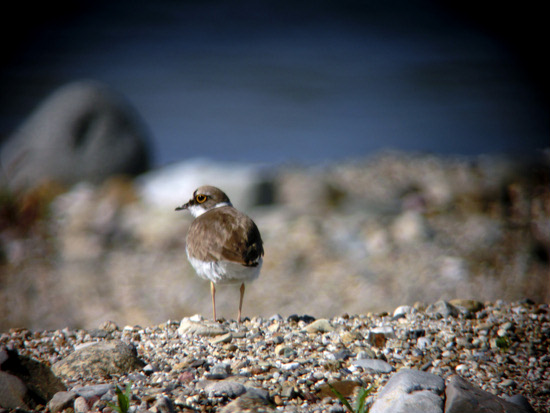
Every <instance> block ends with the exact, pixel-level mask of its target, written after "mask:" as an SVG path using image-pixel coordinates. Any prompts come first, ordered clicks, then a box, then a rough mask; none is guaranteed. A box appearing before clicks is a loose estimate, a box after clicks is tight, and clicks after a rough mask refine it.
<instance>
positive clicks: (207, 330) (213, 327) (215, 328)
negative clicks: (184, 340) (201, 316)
mask: <svg viewBox="0 0 550 413" xmlns="http://www.w3.org/2000/svg"><path fill="white" fill-rule="evenodd" d="M227 332H228V331H227V329H225V327H223V326H222V325H220V324H218V323H215V322H212V321H206V320H202V321H193V320H191V319H190V318H184V319H183V320H181V323H180V326H179V328H178V334H179V335H180V336H181V335H184V334H194V335H197V336H207V337H213V336H219V335H222V334H226V333H227Z"/></svg>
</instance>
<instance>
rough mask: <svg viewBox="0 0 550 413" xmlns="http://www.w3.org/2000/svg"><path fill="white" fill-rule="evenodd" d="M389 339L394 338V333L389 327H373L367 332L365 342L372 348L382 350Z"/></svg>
mask: <svg viewBox="0 0 550 413" xmlns="http://www.w3.org/2000/svg"><path fill="white" fill-rule="evenodd" d="M390 338H395V331H394V329H393V328H392V327H391V326H383V327H375V328H373V329H371V330H369V333H368V335H367V342H368V343H369V344H370V345H372V346H374V347H378V348H382V347H384V346H385V345H386V341H387V340H388V339H390Z"/></svg>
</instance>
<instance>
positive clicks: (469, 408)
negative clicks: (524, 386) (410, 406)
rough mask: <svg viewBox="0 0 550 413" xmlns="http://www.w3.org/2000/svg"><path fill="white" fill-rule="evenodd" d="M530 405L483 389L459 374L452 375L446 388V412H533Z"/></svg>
mask: <svg viewBox="0 0 550 413" xmlns="http://www.w3.org/2000/svg"><path fill="white" fill-rule="evenodd" d="M529 407H530V406H527V407H526V406H521V405H519V404H515V403H511V402H509V401H506V400H504V399H502V398H500V397H497V396H495V395H494V394H491V393H489V392H486V391H484V390H481V389H480V388H478V387H476V386H474V385H473V384H471V383H469V382H468V381H467V380H465V379H464V378H462V377H460V376H458V375H454V376H451V378H450V379H449V382H448V383H447V388H446V389H445V413H462V412H469V413H531V412H532V411H533V409H532V408H530V409H529Z"/></svg>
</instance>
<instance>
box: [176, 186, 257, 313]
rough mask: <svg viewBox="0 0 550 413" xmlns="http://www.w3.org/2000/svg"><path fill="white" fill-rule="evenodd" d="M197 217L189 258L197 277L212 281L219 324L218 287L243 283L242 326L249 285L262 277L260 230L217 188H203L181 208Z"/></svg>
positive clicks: (240, 302) (189, 241)
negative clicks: (247, 285) (245, 296)
mask: <svg viewBox="0 0 550 413" xmlns="http://www.w3.org/2000/svg"><path fill="white" fill-rule="evenodd" d="M185 209H187V210H188V211H189V212H191V214H192V215H193V216H194V217H195V219H194V220H193V222H192V223H191V227H190V228H189V232H188V233H187V246H186V251H187V258H188V259H189V262H190V263H191V265H192V266H193V268H194V269H195V271H196V273H197V275H198V276H199V277H201V278H203V279H206V280H209V281H210V291H211V294H212V309H213V313H214V321H216V284H226V283H241V288H240V299H239V313H238V317H237V320H238V321H239V322H241V313H242V306H243V297H244V290H245V286H244V284H245V282H249V281H253V280H255V279H256V278H258V276H259V275H260V269H261V268H262V261H263V258H262V257H263V255H264V248H263V243H262V237H261V236H260V231H259V230H258V227H257V226H256V224H255V223H254V221H252V219H250V218H249V217H248V216H246V215H245V214H243V213H242V212H240V211H238V210H237V209H235V208H234V207H233V205H232V204H231V201H230V200H229V198H228V197H227V195H226V194H225V193H224V192H223V191H222V190H220V189H218V188H216V187H214V186H201V187H200V188H198V189H197V190H196V191H195V192H194V193H193V198H191V199H190V200H189V202H187V203H186V204H184V205H182V206H180V207H177V208H176V211H181V210H185Z"/></svg>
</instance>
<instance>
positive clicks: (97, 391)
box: [72, 384, 115, 399]
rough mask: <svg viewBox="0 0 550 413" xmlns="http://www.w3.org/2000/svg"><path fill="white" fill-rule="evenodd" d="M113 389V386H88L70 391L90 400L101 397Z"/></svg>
mask: <svg viewBox="0 0 550 413" xmlns="http://www.w3.org/2000/svg"><path fill="white" fill-rule="evenodd" d="M114 388H115V386H114V385H113V384H93V385H90V386H84V387H75V388H73V389H72V391H74V392H75V393H76V394H78V395H79V396H82V397H84V398H85V399H91V398H92V397H101V396H103V395H104V394H105V393H107V392H108V391H109V390H113V389H114Z"/></svg>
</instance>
